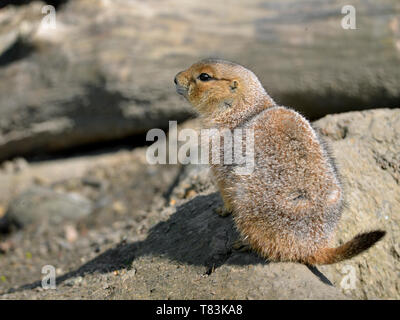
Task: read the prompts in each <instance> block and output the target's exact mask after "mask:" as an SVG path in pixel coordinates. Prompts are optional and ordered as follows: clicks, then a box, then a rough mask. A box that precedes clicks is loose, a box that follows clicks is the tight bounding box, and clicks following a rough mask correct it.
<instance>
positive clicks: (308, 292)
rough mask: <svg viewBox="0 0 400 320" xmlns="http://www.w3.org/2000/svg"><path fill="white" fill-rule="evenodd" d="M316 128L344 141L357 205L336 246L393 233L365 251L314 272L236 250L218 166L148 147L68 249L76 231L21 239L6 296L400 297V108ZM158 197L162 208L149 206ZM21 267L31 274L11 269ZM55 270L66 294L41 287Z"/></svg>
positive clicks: (7, 273)
mask: <svg viewBox="0 0 400 320" xmlns="http://www.w3.org/2000/svg"><path fill="white" fill-rule="evenodd" d="M315 126H316V127H318V128H319V130H320V131H321V134H322V135H324V136H325V138H326V139H327V140H328V141H329V142H330V144H331V146H332V153H333V154H334V156H335V157H336V159H337V164H338V167H339V170H340V172H341V175H342V180H343V185H344V189H345V191H346V196H345V197H346V201H347V203H348V206H347V207H346V208H345V209H344V212H343V217H342V220H341V222H340V224H339V228H338V230H337V235H336V239H335V241H334V243H332V246H337V245H339V244H340V243H343V242H344V241H347V240H349V239H351V238H352V237H354V236H355V235H356V234H357V233H360V232H363V231H366V230H372V229H378V228H379V229H384V230H386V231H387V235H386V237H385V238H384V239H383V240H382V241H380V242H379V243H378V244H377V245H375V246H374V247H372V248H371V249H369V250H368V251H367V252H364V253H363V254H361V255H360V256H358V257H355V258H353V259H351V260H347V261H344V262H342V263H339V264H335V265H330V266H318V267H317V269H309V268H307V267H305V266H303V265H300V264H295V263H272V262H268V261H265V260H263V259H261V258H259V257H258V256H257V255H256V254H254V253H251V252H250V253H244V252H239V251H236V250H232V243H233V242H234V241H235V240H236V239H237V237H238V234H237V231H236V230H235V227H234V224H233V221H232V218H231V217H226V218H222V217H220V216H218V215H217V214H215V212H214V210H215V209H216V208H217V207H219V206H220V205H221V204H222V202H221V198H220V196H219V195H218V193H217V192H216V188H215V186H214V184H213V183H212V180H211V179H210V176H209V171H208V169H207V168H204V167H201V166H194V165H188V166H183V167H181V168H180V169H179V170H178V171H176V170H175V169H174V170H171V167H169V166H150V165H148V164H146V163H144V162H140V160H139V159H141V158H142V160H143V158H144V157H145V156H144V154H145V149H137V150H135V155H136V158H135V159H136V161H132V158H130V159H129V161H127V163H124V165H122V164H121V163H117V162H116V161H115V162H114V161H113V163H114V166H111V164H110V162H104V164H103V166H104V167H101V166H100V167H99V168H98V170H99V171H104V172H106V173H107V175H106V176H107V180H108V182H109V183H110V187H109V189H108V190H107V196H108V197H109V198H110V201H109V202H110V204H109V207H108V209H107V210H106V209H104V211H103V212H102V213H101V214H98V213H97V212H96V215H91V216H90V217H91V218H92V219H96V218H97V219H98V220H97V222H96V223H93V224H87V223H86V224H85V222H84V221H83V220H84V219H83V220H82V221H81V223H82V224H83V226H84V227H80V228H82V229H79V237H77V238H76V239H75V241H73V242H68V244H69V245H68V247H66V246H60V245H57V243H58V242H59V240H57V241H54V240H55V239H58V238H57V237H58V236H59V235H60V234H62V235H63V238H65V228H64V225H58V226H57V225H53V226H52V227H51V228H48V229H45V230H44V231H42V232H41V233H39V231H37V232H27V231H26V232H23V233H15V234H13V235H12V236H11V237H10V239H9V240H8V241H12V242H13V243H18V246H17V248H15V249H10V250H9V251H5V253H3V255H4V257H3V256H2V259H0V270H1V272H2V275H3V276H4V277H5V279H7V281H6V282H3V283H2V282H0V298H1V299H22V298H30V299H72V298H77V297H79V298H83V299H349V298H350V299H399V298H400V291H399V287H400V284H399V281H400V280H399V277H398V274H399V257H400V255H399V252H400V248H399V245H398V239H399V237H400V227H399V226H400V223H399V219H400V216H399V215H400V210H399V209H400V199H399V194H400V193H399V179H398V169H399V161H398V150H400V145H399V141H400V139H399V138H400V131H399V130H400V109H393V110H389V109H380V110H370V111H363V112H350V113H345V114H338V115H330V116H327V117H325V118H323V119H321V120H319V121H317V122H316V123H315ZM140 155H141V156H140ZM143 161H144V160H143ZM111 168H112V170H111ZM128 168H130V170H128ZM150 169H152V170H150ZM170 170H171V171H170ZM147 172H153V173H152V174H148V173H147ZM91 175H93V173H92V171H89V172H88V176H91ZM152 179H153V180H152ZM160 181H161V182H162V183H161V184H160ZM60 183H61V182H60ZM133 183H134V186H135V188H136V189H137V191H135V192H132V190H133V189H134V188H132V184H133ZM62 184H65V185H67V184H68V181H64V182H62ZM155 186H157V188H155ZM85 187H87V186H85ZM93 190H98V191H97V192H99V195H98V197H99V198H101V197H102V196H103V195H104V194H102V193H101V192H102V191H100V190H99V188H93ZM139 190H140V191H139ZM142 190H147V195H145V194H144V193H142V192H143V191H142ZM81 192H83V191H81ZM160 193H161V194H163V195H164V201H162V200H161V199H160ZM189 193H191V196H190V197H189V196H188V195H189ZM145 196H146V198H145ZM121 198H123V199H124V201H121ZM149 199H153V200H152V201H154V202H156V203H154V204H152V205H151V206H147V207H146V208H144V207H145V206H146V204H148V202H151V201H150V200H149ZM172 200H173V201H172ZM118 201H120V202H121V203H123V204H124V207H125V208H126V209H127V210H126V213H125V214H124V215H122V217H123V218H119V217H120V216H121V215H114V216H113V212H114V209H115V208H114V209H113V204H115V203H116V202H118ZM128 201H131V202H128ZM131 208H132V210H130V209H131ZM137 208H140V210H137ZM143 211H145V212H144V213H143ZM113 219H115V220H117V219H118V221H114V222H113ZM85 228H86V229H85ZM37 233H39V236H38V234H37ZM26 252H30V255H31V258H30V259H29V261H27V260H26ZM16 264H18V265H20V266H21V268H20V269H15V268H14V269H13V268H12V267H11V266H13V265H16ZM45 264H53V265H54V266H55V267H56V268H57V269H58V268H61V270H68V272H67V271H65V273H64V274H58V278H57V290H44V291H35V288H36V287H38V286H40V283H41V281H40V279H41V273H40V272H41V270H40V268H41V266H43V265H45ZM28 266H30V267H31V268H28ZM20 270H22V271H20ZM80 277H81V278H80ZM71 279H72V280H71ZM76 279H81V280H79V281H78V284H79V285H75V283H76ZM353 280H354V281H353ZM329 283H332V284H333V285H330V284H329ZM353 285H354V286H353ZM11 288H14V289H12V290H10V289H11Z"/></svg>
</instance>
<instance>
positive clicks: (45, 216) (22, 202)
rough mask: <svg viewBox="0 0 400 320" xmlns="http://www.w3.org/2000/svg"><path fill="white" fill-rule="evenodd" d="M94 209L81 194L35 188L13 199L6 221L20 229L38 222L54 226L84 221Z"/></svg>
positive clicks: (5, 217)
mask: <svg viewBox="0 0 400 320" xmlns="http://www.w3.org/2000/svg"><path fill="white" fill-rule="evenodd" d="M93 209H94V208H93V204H92V202H91V201H90V200H89V199H87V198H85V197H84V196H82V195H80V194H79V193H71V192H69V193H61V192H55V191H53V190H52V189H49V188H44V187H39V186H34V187H31V188H30V189H28V190H26V191H24V192H23V193H21V194H20V195H19V196H18V197H16V198H15V199H12V201H11V204H10V206H9V207H8V210H7V212H6V214H5V216H4V219H6V220H7V221H9V222H12V223H14V224H16V225H18V226H19V227H26V226H27V225H29V224H33V223H38V222H48V223H50V224H53V225H54V224H61V223H63V222H65V221H71V220H72V221H73V220H79V219H82V218H83V217H86V216H88V215H89V214H90V213H92V211H93ZM0 224H1V221H0Z"/></svg>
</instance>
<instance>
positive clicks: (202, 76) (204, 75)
mask: <svg viewBox="0 0 400 320" xmlns="http://www.w3.org/2000/svg"><path fill="white" fill-rule="evenodd" d="M197 79H200V80H201V81H210V80H212V77H211V76H210V75H209V74H207V73H202V74H200V75H199V76H198V77H197Z"/></svg>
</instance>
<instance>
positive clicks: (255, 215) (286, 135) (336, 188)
mask: <svg viewBox="0 0 400 320" xmlns="http://www.w3.org/2000/svg"><path fill="white" fill-rule="evenodd" d="M243 127H244V128H249V129H253V130H254V151H255V159H254V160H255V166H254V171H253V173H252V174H250V175H248V176H246V175H241V176H236V177H235V179H234V180H235V181H236V183H235V186H234V187H233V188H232V192H234V193H235V194H234V195H232V198H233V199H236V201H233V208H234V217H235V220H236V222H237V225H238V228H239V230H241V229H242V231H244V232H243V233H244V234H247V235H251V236H250V237H249V241H250V242H253V243H252V245H253V247H255V248H256V249H257V248H259V250H266V249H268V250H269V252H267V254H266V255H268V256H269V257H270V258H272V259H279V260H282V259H283V260H286V259H285V256H287V257H292V258H293V259H291V258H290V259H289V260H301V258H302V257H300V256H299V255H312V254H313V253H314V252H315V251H316V250H317V249H318V248H319V247H321V246H325V245H327V244H328V242H329V240H330V237H331V236H332V233H333V231H334V229H335V226H336V224H337V222H338V220H339V219H340V214H341V206H342V191H341V188H340V184H339V181H338V179H337V177H336V175H335V171H334V168H333V167H332V165H331V163H330V161H329V159H328V158H327V154H326V152H325V150H324V149H323V147H322V145H321V144H320V142H319V139H318V137H317V136H316V134H315V132H314V130H313V129H312V127H311V126H310V124H309V123H308V122H307V121H306V120H305V119H304V118H303V117H302V116H301V115H299V114H298V113H296V112H294V111H292V110H290V109H287V108H284V107H273V108H269V109H266V110H264V111H262V112H261V113H260V114H258V115H257V116H255V117H254V118H253V119H249V121H248V122H246V123H244V124H243ZM250 238H253V239H250Z"/></svg>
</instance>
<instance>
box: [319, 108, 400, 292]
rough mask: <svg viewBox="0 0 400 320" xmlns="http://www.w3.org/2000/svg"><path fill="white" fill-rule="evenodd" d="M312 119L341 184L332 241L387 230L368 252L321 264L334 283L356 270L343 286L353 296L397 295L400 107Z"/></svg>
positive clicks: (338, 284)
mask: <svg viewBox="0 0 400 320" xmlns="http://www.w3.org/2000/svg"><path fill="white" fill-rule="evenodd" d="M315 125H316V126H318V127H320V128H322V130H321V132H322V134H323V135H324V136H325V137H326V139H327V140H328V142H329V143H330V144H331V146H332V151H333V155H334V157H335V158H336V159H337V163H338V166H339V170H340V173H341V175H342V180H343V185H344V189H345V200H346V202H347V207H346V208H345V209H344V212H343V217H342V220H341V222H340V225H339V229H338V232H337V238H336V240H337V241H336V244H339V243H340V242H344V241H347V240H349V239H351V238H352V237H353V236H355V235H356V234H358V233H360V232H363V231H368V230H374V229H383V230H386V232H387V235H386V236H385V238H384V239H383V240H382V241H380V242H379V243H378V244H377V245H376V246H374V247H373V248H371V249H370V250H369V251H367V252H366V253H364V254H362V255H360V256H358V257H356V258H354V259H351V260H348V261H344V262H342V263H338V264H336V265H333V266H325V267H323V268H321V270H322V271H323V272H324V273H325V274H326V275H327V276H328V277H329V278H330V279H331V280H332V281H334V282H335V284H336V285H337V286H340V283H341V281H343V278H344V277H345V275H349V274H350V272H354V275H355V278H356V281H355V288H354V289H353V290H343V291H344V292H345V293H347V294H349V295H352V296H355V297H357V298H362V299H387V298H391V299H399V298H400V291H399V288H400V277H399V274H400V263H399V260H400V257H399V255H398V254H397V253H396V249H395V246H396V244H397V243H398V239H400V109H394V110H387V109H386V110H385V109H381V110H372V111H363V112H349V113H344V114H338V115H329V116H326V117H325V118H323V119H321V120H319V121H317V122H316V123H315ZM350 270H351V271H350Z"/></svg>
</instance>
